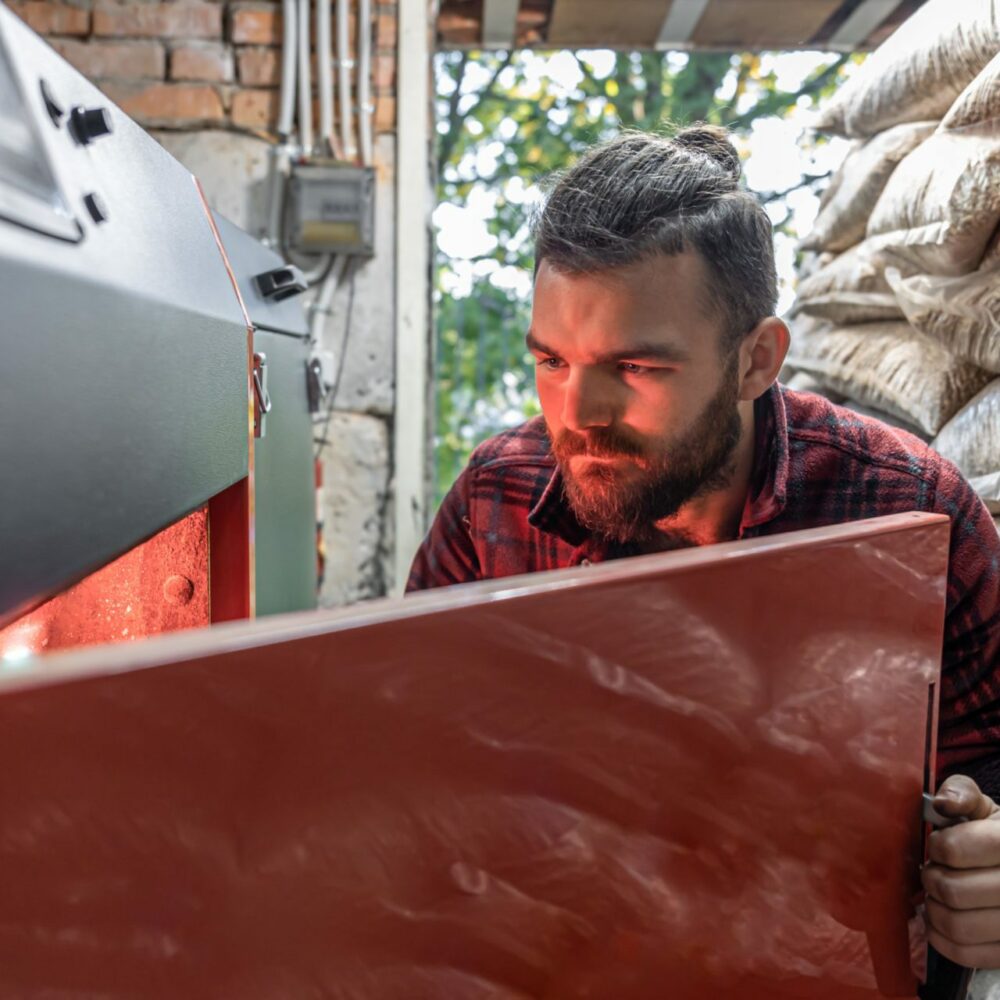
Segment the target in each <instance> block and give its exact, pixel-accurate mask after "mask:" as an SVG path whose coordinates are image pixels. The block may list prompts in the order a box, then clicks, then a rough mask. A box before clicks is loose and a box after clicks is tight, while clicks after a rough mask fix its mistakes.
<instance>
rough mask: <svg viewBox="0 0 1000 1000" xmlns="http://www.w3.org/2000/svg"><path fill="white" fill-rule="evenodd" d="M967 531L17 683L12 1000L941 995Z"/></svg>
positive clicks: (903, 519)
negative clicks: (923, 939)
mask: <svg viewBox="0 0 1000 1000" xmlns="http://www.w3.org/2000/svg"><path fill="white" fill-rule="evenodd" d="M947 538H948V524H947V521H946V519H944V518H940V517H934V516H928V515H901V516H897V517H892V518H885V519H880V520H876V521H869V522H864V523H862V524H857V525H851V526H846V527H840V528H830V529H823V530H821V531H811V532H803V533H801V534H799V535H788V536H783V537H780V538H774V539H760V540H755V541H751V542H743V543H735V544H733V545H722V546H715V547H711V548H706V549H701V550H695V551H690V552H682V553H670V554H665V555H661V556H652V557H648V558H644V559H634V560H626V561H623V562H621V563H615V564H608V565H605V566H594V567H589V568H583V569H580V570H573V571H565V572H561V573H555V574H545V575H538V576H535V577H526V578H519V579H512V580H511V579H508V580H503V581H497V582H493V583H488V584H483V585H473V586H469V587H463V588H456V589H454V590H451V591H443V592H437V593H433V594H427V595H420V596H417V597H415V598H412V599H408V600H406V601H404V602H383V603H381V604H378V605H372V606H368V607H365V608H361V609H357V610H351V611H348V612H342V613H334V614H315V615H301V616H294V617H288V618H284V619H272V620H269V621H266V622H257V623H243V624H238V625H231V626H226V627H224V628H218V629H211V630H208V631H207V632H201V633H194V632H192V633H187V634H179V635H176V636H172V637H165V638H163V639H157V640H151V641H150V642H147V643H143V644H138V645H135V646H132V647H117V648H113V649H100V650H97V649H92V650H88V651H85V652H82V653H79V654H76V655H75V656H72V657H70V656H66V657H57V658H50V659H47V660H44V661H42V662H39V663H37V664H35V665H32V666H30V667H29V668H28V669H27V670H25V671H24V672H23V673H22V674H21V675H20V676H19V677H18V675H10V676H7V677H6V678H4V679H3V680H0V692H2V693H0V759H2V760H3V761H4V762H5V766H4V767H3V768H2V769H0V884H2V885H3V892H2V893H0V995H3V996H19V997H21V996H39V995H52V996H55V995H88V996H90V995H95V996H96V995H100V996H102V997H116V998H117V997H126V996H129V997H131V996H142V997H147V998H161V997H163V998H166V997H170V998H176V997H206V998H207V997H212V998H220V997H221V998H225V997H234V998H236V997H238V998H241V1000H252V998H258V997H260V998H264V997H268V998H271V997H307V996H308V997H333V998H377V1000H397V998H398V1000H424V998H427V1000H430V998H435V1000H441V998H447V1000H472V998H476V1000H480V998H501V997H502V998H526V997H539V998H559V1000H569V998H583V997H593V998H600V1000H638V998H649V997H660V996H668V997H670V998H671V1000H695V998H698V1000H703V998H706V997H721V996H732V997H740V998H741V1000H764V998H767V1000H780V998H796V1000H866V998H873V997H878V996H911V997H912V996H913V994H914V991H915V981H914V979H913V977H912V975H911V974H910V972H909V965H908V941H907V928H906V924H907V919H908V917H909V916H910V914H911V894H912V891H913V889H914V888H915V885H916V882H915V878H914V876H915V869H916V860H917V857H918V855H919V849H920V835H921V827H920V821H919V814H920V793H921V790H922V786H923V782H924V774H923V769H924V763H925V739H926V733H925V725H926V717H927V710H928V704H929V698H928V694H929V686H930V685H931V684H932V683H933V682H934V680H935V678H936V675H937V671H938V669H939V657H940V648H941V639H942V618H943V605H944V572H945V565H946V559H947ZM43 685H44V686H43Z"/></svg>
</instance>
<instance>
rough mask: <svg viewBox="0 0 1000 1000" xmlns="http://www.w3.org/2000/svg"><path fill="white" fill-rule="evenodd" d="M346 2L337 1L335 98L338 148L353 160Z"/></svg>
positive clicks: (345, 156) (347, 157) (348, 158)
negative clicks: (338, 135) (337, 100)
mask: <svg viewBox="0 0 1000 1000" xmlns="http://www.w3.org/2000/svg"><path fill="white" fill-rule="evenodd" d="M347 3H348V0H337V92H338V93H337V96H338V97H339V98H340V147H341V152H342V153H343V155H344V159H346V160H353V159H354V158H355V157H356V156H357V153H358V151H357V148H356V147H355V145H354V129H353V127H352V123H351V67H352V65H353V60H351V59H350V58H349V57H348V54H347V50H348V45H349V42H350V40H349V38H348V37H347V36H348V26H347Z"/></svg>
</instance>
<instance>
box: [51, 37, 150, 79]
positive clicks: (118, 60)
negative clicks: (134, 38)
mask: <svg viewBox="0 0 1000 1000" xmlns="http://www.w3.org/2000/svg"><path fill="white" fill-rule="evenodd" d="M52 47H53V48H54V49H55V50H56V52H58V53H59V54H60V55H61V56H62V57H63V58H64V59H65V60H66V61H67V62H69V63H72V64H73V65H74V66H75V67H76V68H77V69H78V70H79V71H80V72H81V73H82V74H83V75H84V76H86V77H89V78H90V79H91V80H108V79H111V80H114V79H118V80H142V79H154V80H162V79H163V70H164V66H165V64H166V58H165V54H164V51H163V46H162V45H160V44H159V42H104V41H96V40H91V41H88V42H78V41H76V40H73V39H68V38H55V39H53V40H52Z"/></svg>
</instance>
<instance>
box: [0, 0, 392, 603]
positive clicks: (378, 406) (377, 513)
mask: <svg viewBox="0 0 1000 1000" xmlns="http://www.w3.org/2000/svg"><path fill="white" fill-rule="evenodd" d="M9 6H10V7H11V9H12V10H13V11H14V12H15V13H16V14H18V15H19V16H20V17H22V18H23V19H24V20H25V21H26V22H27V23H28V24H29V25H30V26H31V27H32V28H34V29H35V30H36V31H38V32H39V33H40V34H42V35H45V36H47V38H48V40H49V42H50V44H52V45H53V46H54V47H55V48H56V49H57V50H58V51H59V52H60V53H61V54H62V55H63V56H64V57H65V58H66V59H67V60H68V61H69V62H71V63H72V64H73V65H75V66H76V67H77V68H78V69H79V70H80V71H81V72H82V73H83V74H84V75H85V76H87V77H88V78H89V79H91V80H92V81H93V82H94V83H95V84H96V85H97V86H98V87H100V88H101V89H102V90H103V91H104V92H105V93H106V94H107V95H108V96H109V97H110V98H111V99H112V100H113V101H114V102H115V103H116V104H118V105H119V106H120V107H121V108H122V109H123V110H124V111H126V112H127V113H128V114H129V115H131V116H132V117H133V118H135V119H136V121H138V122H139V123H140V124H141V125H143V126H144V127H146V128H147V129H149V130H150V131H151V133H152V134H153V135H154V136H155V137H156V138H157V139H158V140H159V141H160V142H161V143H162V144H163V145H164V146H165V147H166V148H167V149H168V150H169V151H170V152H171V153H172V154H173V155H174V156H175V157H176V158H177V159H178V160H180V161H181V162H182V163H183V164H184V165H185V166H187V167H188V169H190V170H191V171H192V172H193V173H194V174H195V175H196V176H197V177H198V178H199V179H200V181H201V183H202V186H203V187H204V189H205V193H206V195H207V197H208V200H209V202H210V203H211V204H212V206H213V207H214V208H216V209H218V210H219V211H220V212H221V213H222V214H223V215H225V216H226V217H227V218H229V219H231V220H232V221H233V222H235V223H236V224H237V225H239V226H241V227H243V228H244V229H246V230H248V231H249V232H251V233H253V234H254V235H260V234H262V233H263V232H264V223H265V206H266V178H267V173H268V164H269V156H270V150H271V146H272V144H273V143H274V142H275V140H276V135H275V131H274V128H275V120H276V116H277V106H278V84H279V76H280V64H281V48H280V46H281V39H282V17H281V5H280V3H279V2H277V0H255V2H245V0H235V2H205V0H166V2H156V0H124V2H117V0H73V2H71V3H57V2H52V0H14V2H12V3H10V4H9ZM352 7H353V8H355V9H356V0H354V3H353V5H352ZM372 7H373V15H374V16H373V19H372V24H371V25H370V30H371V32H372V37H373V88H372V93H373V96H374V100H375V112H374V114H375V130H376V133H377V138H376V154H375V156H376V162H375V165H376V172H377V177H378V186H377V202H376V234H377V237H376V253H375V257H374V258H373V259H372V260H370V261H366V262H364V263H362V264H361V265H360V266H357V267H355V268H354V269H353V277H350V276H349V277H348V278H347V280H346V281H345V283H344V285H343V286H342V287H341V289H340V291H339V292H338V294H337V296H336V298H335V300H334V303H333V308H332V310H331V312H330V315H329V317H328V319H327V321H326V322H325V324H324V330H323V334H322V336H321V338H320V339H321V343H320V345H319V346H320V347H321V348H323V349H326V350H329V351H332V352H333V354H334V356H335V358H336V359H337V360H338V362H339V361H340V359H341V358H342V359H343V360H342V372H341V378H340V382H339V385H338V389H337V392H336V397H335V399H334V402H333V408H332V410H331V412H330V413H329V419H328V420H327V421H324V420H321V421H320V422H319V423H318V424H317V428H316V436H317V438H319V439H321V440H323V439H325V440H326V441H327V442H328V443H327V445H326V446H325V447H324V448H323V453H322V457H323V483H324V488H323V505H322V519H323V524H324V543H325V550H326V567H327V568H326V577H325V582H324V586H323V589H322V592H321V595H320V601H321V604H322V605H324V606H327V607H330V606H335V605H340V604H346V603H351V602H353V601H357V600H360V599H362V598H368V597H377V596H381V595H382V594H384V593H386V591H387V589H388V586H389V584H390V582H391V570H390V562H391V557H392V539H391V533H392V517H391V506H392V497H391V481H392V468H391V464H392V421H393V408H394V376H393V368H394V357H395V308H394V300H393V292H394V288H395V190H394V176H395V149H396V143H395V134H394V133H395V117H396V93H395V76H396V39H397V13H396V11H397V8H396V5H395V3H391V2H389V3H386V2H380V0H373V3H372ZM356 30H357V25H356V18H355V16H354V12H353V10H352V14H351V44H352V54H353V44H354V37H355V35H354V33H355V31H356ZM312 75H313V82H314V84H315V80H316V73H315V71H314V72H313V74H312ZM352 288H353V291H352ZM348 322H349V330H348Z"/></svg>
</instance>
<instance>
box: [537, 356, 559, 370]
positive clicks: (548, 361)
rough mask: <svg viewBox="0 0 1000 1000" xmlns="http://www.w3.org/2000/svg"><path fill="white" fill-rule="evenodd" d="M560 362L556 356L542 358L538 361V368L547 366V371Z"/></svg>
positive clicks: (557, 365) (557, 366) (554, 368)
mask: <svg viewBox="0 0 1000 1000" xmlns="http://www.w3.org/2000/svg"><path fill="white" fill-rule="evenodd" d="M561 364H562V362H561V361H560V360H559V359H558V358H542V359H541V360H540V361H539V362H538V367H539V368H548V369H549V371H555V370H556V369H557V368H559V367H560V365H561Z"/></svg>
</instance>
